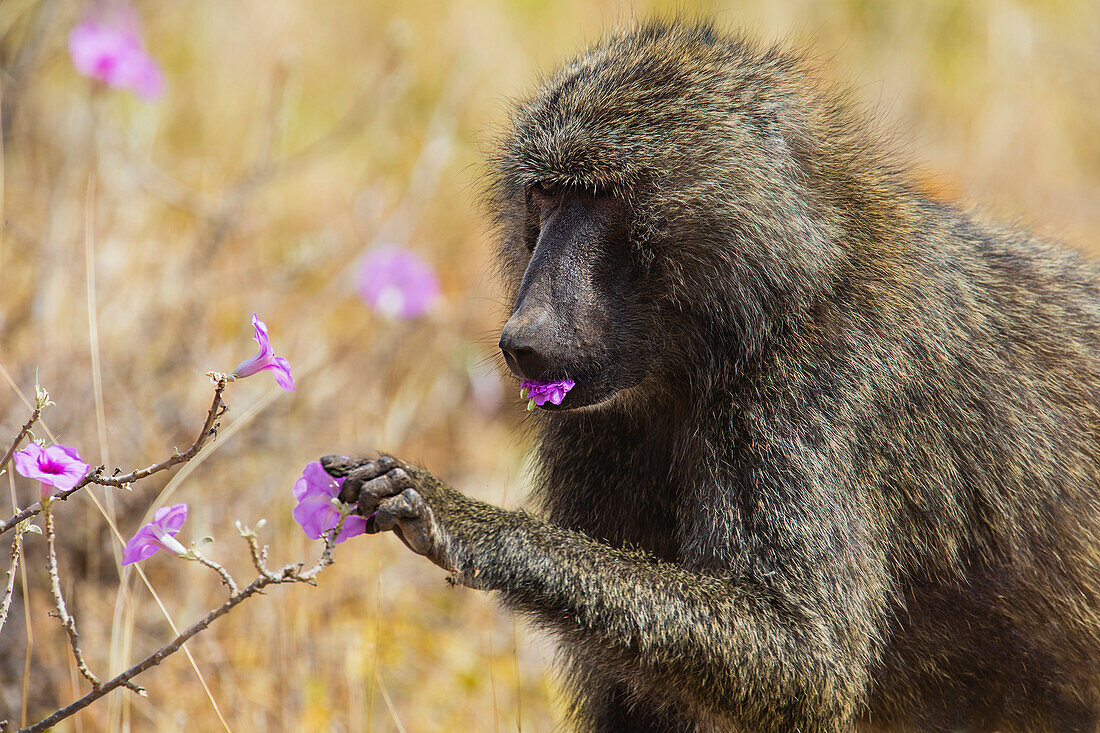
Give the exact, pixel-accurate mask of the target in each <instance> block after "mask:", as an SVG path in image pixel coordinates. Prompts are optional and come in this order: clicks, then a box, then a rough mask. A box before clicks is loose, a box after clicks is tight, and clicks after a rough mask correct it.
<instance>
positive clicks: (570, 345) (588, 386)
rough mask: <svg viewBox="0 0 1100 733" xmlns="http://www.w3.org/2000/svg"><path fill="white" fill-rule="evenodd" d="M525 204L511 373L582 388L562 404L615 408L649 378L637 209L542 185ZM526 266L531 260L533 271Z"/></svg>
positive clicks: (601, 194) (533, 187)
mask: <svg viewBox="0 0 1100 733" xmlns="http://www.w3.org/2000/svg"><path fill="white" fill-rule="evenodd" d="M517 193H518V194H519V195H521V196H522V197H523V199H524V201H523V205H522V208H519V207H517V208H518V209H519V210H517V211H516V213H517V214H518V215H520V216H522V217H523V218H524V227H523V231H522V235H521V236H520V237H518V239H522V243H521V242H513V247H514V248H522V249H523V251H522V252H512V253H510V255H511V256H510V258H509V259H510V260H511V261H512V262H514V263H515V264H516V265H517V267H516V271H517V274H518V270H519V267H523V268H524V269H523V275H522V278H521V279H520V282H519V284H518V287H517V288H516V293H515V302H514V305H513V312H512V315H511V317H510V318H509V319H508V322H507V324H506V325H505V326H504V329H503V331H502V333H501V337H500V348H501V351H502V352H503V353H504V359H505V361H506V362H507V364H508V368H509V369H510V370H511V371H512V372H513V373H514V374H515V375H516V376H517V377H519V378H520V379H529V380H533V381H536V382H553V381H557V380H559V379H566V378H568V379H571V380H573V381H574V382H575V383H576V386H575V387H574V388H573V389H572V390H571V391H570V392H569V393H568V394H567V395H566V397H565V400H564V401H563V402H562V404H561V406H560V407H555V406H554V405H551V404H550V403H549V402H548V403H546V404H545V405H544V407H546V408H547V409H572V408H577V407H584V406H587V405H594V404H598V403H600V402H603V401H606V400H608V399H610V398H611V397H613V396H614V395H615V394H617V393H618V392H620V391H622V390H623V389H625V388H628V387H631V386H633V385H635V384H637V383H638V382H639V381H641V379H642V378H644V376H645V373H646V369H647V363H648V354H649V353H650V352H651V350H652V349H651V343H647V342H651V341H652V337H651V334H650V333H649V332H650V331H651V330H652V324H651V321H652V317H651V313H650V306H649V304H647V303H646V302H645V297H644V293H645V283H644V279H643V274H644V273H643V269H644V268H642V267H641V266H640V263H639V262H636V261H635V258H634V257H633V256H632V248H631V246H630V241H629V240H630V225H629V214H628V207H627V205H626V202H625V200H624V199H623V197H622V196H621V195H620V194H616V193H613V192H610V191H607V190H602V189H599V188H595V189H592V188H583V187H580V186H576V185H558V184H552V183H549V182H535V183H532V184H530V185H528V186H527V187H526V188H525V190H523V191H521V192H517ZM524 260H526V263H525V264H524Z"/></svg>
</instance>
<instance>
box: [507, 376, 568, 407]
mask: <svg viewBox="0 0 1100 733" xmlns="http://www.w3.org/2000/svg"><path fill="white" fill-rule="evenodd" d="M575 386H577V384H576V382H574V381H573V380H572V379H559V380H558V381H556V382H545V383H543V382H532V381H531V380H530V379H526V380H524V381H523V383H522V384H521V385H520V395H521V396H522V397H523V398H524V399H526V400H529V402H528V403H527V409H528V410H530V409H531V406H532V405H538V406H539V407H541V406H542V405H544V404H546V403H547V402H549V403H551V404H553V405H560V404H561V401H562V400H564V399H565V393H566V392H568V391H569V390H571V389H573V387H575Z"/></svg>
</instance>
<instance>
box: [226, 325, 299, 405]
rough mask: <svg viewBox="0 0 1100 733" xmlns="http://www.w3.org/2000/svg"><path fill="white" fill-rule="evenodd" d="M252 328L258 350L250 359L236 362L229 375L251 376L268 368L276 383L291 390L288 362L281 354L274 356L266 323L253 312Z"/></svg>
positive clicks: (236, 376) (291, 378) (292, 384)
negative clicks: (254, 332)
mask: <svg viewBox="0 0 1100 733" xmlns="http://www.w3.org/2000/svg"><path fill="white" fill-rule="evenodd" d="M252 328H254V329H255V331H256V334H255V339H256V343H258V344H259V345H260V350H259V351H258V352H257V353H256V355H255V356H253V357H252V358H251V359H245V360H244V361H242V362H241V363H240V364H238V365H237V368H236V369H234V370H233V373H232V374H230V376H231V377H233V378H234V379H236V378H242V377H251V376H252V375H253V374H255V373H256V372H262V371H264V370H265V369H270V370H271V371H272V372H274V374H275V382H276V384H278V385H279V386H280V387H282V388H283V389H285V390H286V391H287V392H293V391H294V378H293V377H291V376H290V362H289V361H287V360H286V359H284V358H283V357H281V356H275V352H274V351H272V350H271V343H270V342H269V341H268V338H267V324H266V323H264V322H263V321H261V320H260V317H259V316H257V315H256V314H255V313H253V314H252Z"/></svg>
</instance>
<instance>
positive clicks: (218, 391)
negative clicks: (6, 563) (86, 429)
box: [0, 374, 229, 534]
mask: <svg viewBox="0 0 1100 733" xmlns="http://www.w3.org/2000/svg"><path fill="white" fill-rule="evenodd" d="M214 378H215V379H216V382H215V386H214V401H213V402H212V403H211V405H210V411H209V412H208V413H207V414H206V421H205V422H204V423H203V425H202V430H201V431H200V432H199V435H198V437H197V438H195V442H194V443H192V444H191V447H190V448H188V449H187V450H185V451H184V452H183V453H180V452H178V451H177V452H176V453H175V454H173V455H171V456H169V457H168V458H166V459H165V460H163V461H161V462H160V463H154V464H153V465H151V466H146V467H145V468H139V469H136V470H134V471H131V472H130V473H126V474H119V473H117V472H116V473H115V474H113V475H111V476H104V475H103V471H104V470H105V467H104V466H99V467H98V468H96V469H95V470H93V471H92V472H91V473H89V474H88V475H87V476H85V477H84V478H82V479H81V480H80V482H79V483H78V484H77V485H76V486H74V487H73V488H71V489H67V490H65V491H58V492H57V493H56V494H54V495H53V496H52V497H51V501H64V500H65V499H68V498H69V497H70V496H71V495H72V494H75V493H76V492H77V491H80V490H81V489H83V488H84V487H85V486H87V485H88V484H98V485H99V486H111V487H114V488H116V489H125V488H128V487H129V484H131V483H133V482H134V481H140V480H141V479H143V478H147V477H149V476H152V475H153V474H155V473H160V472H161V471H166V470H168V469H169V468H171V467H172V466H175V465H178V464H180V463H186V462H187V461H189V460H191V459H192V458H194V457H195V455H196V454H197V453H198V452H199V450H201V449H202V447H203V445H205V444H206V441H207V440H208V439H209V438H211V437H213V436H215V435H217V432H218V425H217V420H218V418H219V417H221V416H222V415H224V414H225V412H226V410H228V409H229V408H228V407H226V405H225V402H223V401H222V392H224V391H225V385H226V384H227V383H228V381H229V378H228V377H226V376H225V375H222V374H219V375H215V376H214ZM41 511H42V502H40V501H39V502H35V503H34V504H32V505H31V506H29V507H27V508H26V509H24V510H23V511H21V512H19V513H17V514H16V515H15V516H13V517H11V518H10V519H8V520H7V521H5V522H4V523H3V524H0V534H4V533H5V532H7V531H9V530H10V529H12V528H13V527H15V526H16V525H17V524H19V523H20V522H22V521H23V520H24V519H29V518H31V517H33V516H34V515H36V514H38V513H40V512H41Z"/></svg>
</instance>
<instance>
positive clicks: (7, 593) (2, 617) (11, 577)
mask: <svg viewBox="0 0 1100 733" xmlns="http://www.w3.org/2000/svg"><path fill="white" fill-rule="evenodd" d="M22 539H23V532H22V531H19V532H16V533H15V539H14V540H13V541H12V543H11V565H9V566H8V587H7V588H6V589H4V599H3V600H2V601H0V630H3V628H4V622H5V621H7V620H8V608H9V607H10V606H11V597H12V594H13V593H14V592H15V572H16V570H18V569H19V558H20V556H21V555H22V553H23V543H22V542H21V541H20V540H22Z"/></svg>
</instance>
